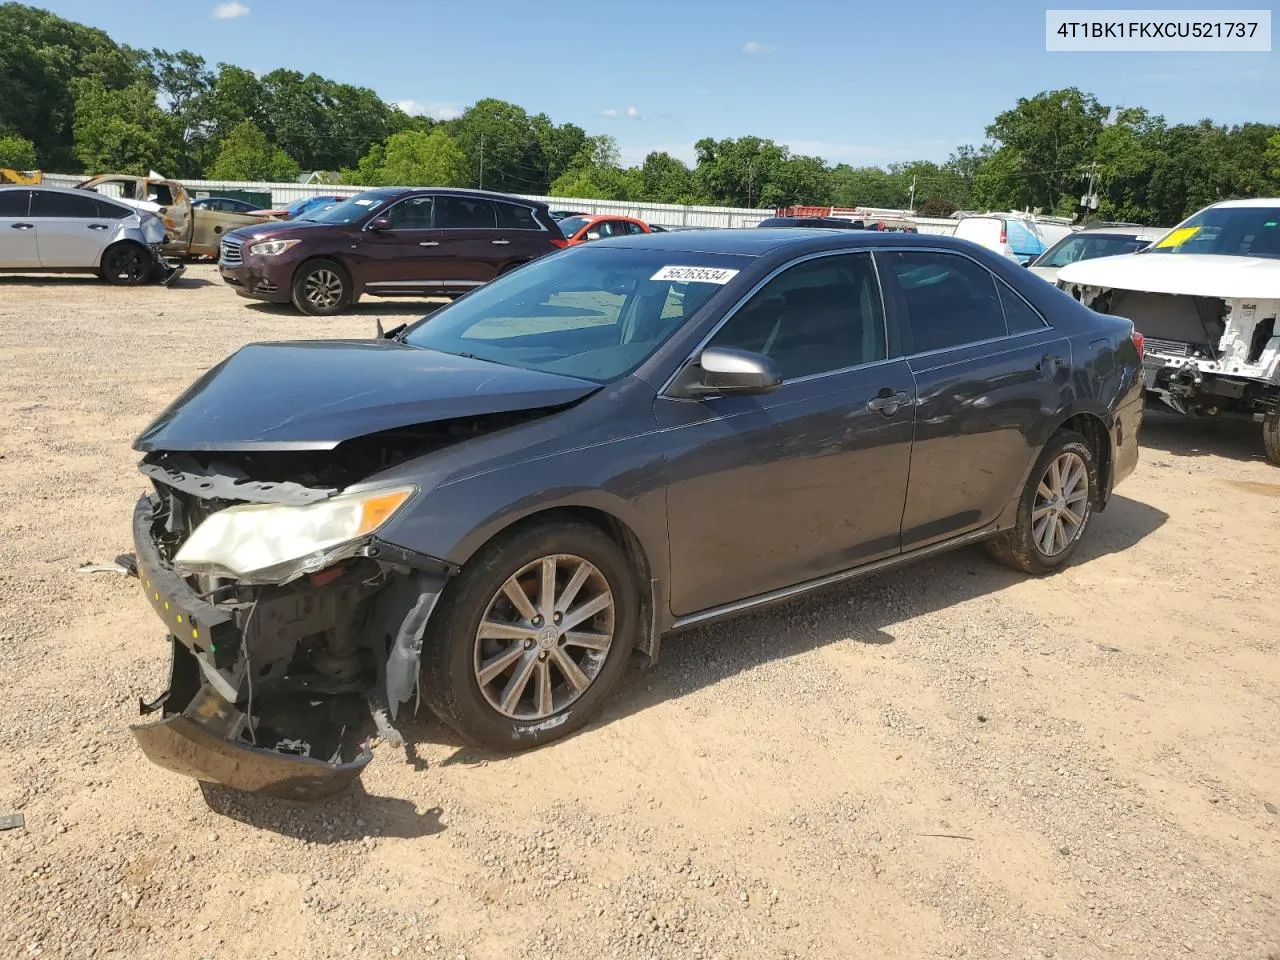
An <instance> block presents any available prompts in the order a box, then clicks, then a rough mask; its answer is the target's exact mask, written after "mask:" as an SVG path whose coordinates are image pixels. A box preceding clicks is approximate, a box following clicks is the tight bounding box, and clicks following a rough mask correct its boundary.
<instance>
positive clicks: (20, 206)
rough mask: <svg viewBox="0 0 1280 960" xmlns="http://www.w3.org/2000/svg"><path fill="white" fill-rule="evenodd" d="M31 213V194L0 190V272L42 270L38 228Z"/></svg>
mask: <svg viewBox="0 0 1280 960" xmlns="http://www.w3.org/2000/svg"><path fill="white" fill-rule="evenodd" d="M30 212H31V191H30V190H25V189H18V188H10V189H5V190H0V270H15V269H20V268H23V267H28V268H29V267H38V266H40V251H39V249H38V248H37V246H36V225H35V222H34V221H33V220H32V219H31V218H30V216H29V214H30Z"/></svg>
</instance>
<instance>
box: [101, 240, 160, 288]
mask: <svg viewBox="0 0 1280 960" xmlns="http://www.w3.org/2000/svg"><path fill="white" fill-rule="evenodd" d="M154 269H155V261H154V260H152V258H151V254H150V253H149V252H147V248H146V247H144V246H142V245H141V244H139V243H134V242H133V241H132V240H122V241H120V242H119V243H114V244H112V245H111V246H109V247H107V249H106V250H105V251H103V254H102V265H101V269H100V270H99V271H98V273H99V275H100V276H101V277H102V279H103V280H105V281H107V283H110V284H112V285H114V286H117V287H136V286H138V285H139V284H143V283H146V282H147V281H148V280H150V279H151V271H152V270H154Z"/></svg>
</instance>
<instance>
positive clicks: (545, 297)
mask: <svg viewBox="0 0 1280 960" xmlns="http://www.w3.org/2000/svg"><path fill="white" fill-rule="evenodd" d="M750 262H751V258H750V257H740V256H731V255H724V254H720V255H713V254H704V253H687V252H676V251H658V250H636V249H630V248H625V247H624V248H616V249H612V250H610V249H608V248H606V249H603V250H602V249H599V248H593V247H573V248H571V249H569V250H566V251H564V252H563V253H556V254H552V255H550V256H548V257H543V258H540V259H538V260H534V261H533V262H532V263H530V264H527V265H526V266H523V267H521V268H520V269H519V270H516V271H513V272H512V273H509V274H507V275H506V276H504V277H500V278H499V279H497V280H494V281H493V282H492V283H489V284H486V285H485V286H483V287H479V288H477V289H476V290H474V291H472V292H471V293H469V294H467V295H466V296H465V297H463V298H462V299H460V300H458V301H457V302H456V303H453V304H451V305H449V306H447V307H444V308H443V309H441V310H438V311H436V313H434V314H432V315H431V316H430V318H429V319H427V320H426V322H424V323H421V324H418V325H417V326H415V327H414V328H413V329H412V330H410V331H409V333H408V334H407V335H406V336H405V338H404V339H405V342H406V343H409V344H411V345H413V346H415V347H428V348H430V349H432V350H439V351H441V352H442V353H452V354H458V355H462V356H471V357H478V358H480V359H482V360H491V361H493V362H495V363H502V364H506V365H508V366H514V367H524V368H527V369H530V370H543V371H546V372H548V373H560V374H566V375H568V376H574V377H582V378H585V379H588V380H596V381H601V382H603V381H607V380H614V379H616V378H618V377H621V376H623V375H625V374H627V373H630V372H631V371H632V370H634V369H635V368H636V367H637V366H639V365H640V364H641V363H642V362H643V361H644V360H645V359H646V358H647V357H648V356H649V355H650V354H652V353H653V351H654V350H656V349H657V348H658V347H659V346H660V345H661V344H662V343H663V342H664V341H666V339H667V338H668V337H670V336H671V335H672V334H673V333H675V332H676V331H677V330H678V329H679V328H680V327H681V326H682V325H683V324H684V323H685V322H686V321H687V320H688V319H689V318H690V317H691V316H693V314H694V313H696V312H697V311H698V309H699V308H700V307H701V306H702V305H703V304H704V303H706V302H707V301H708V300H709V299H710V298H711V297H712V296H713V295H714V294H715V293H716V291H718V290H720V289H721V287H722V286H723V285H724V284H726V283H728V282H730V281H731V280H732V279H733V277H734V276H735V275H736V274H737V272H738V271H739V270H741V269H742V268H744V267H746V266H747V265H748V264H749V263H750ZM688 268H694V269H695V271H696V270H697V269H698V268H701V273H702V275H703V276H704V277H706V278H707V279H703V280H691V279H686V278H687V277H689V275H690V272H689V269H688Z"/></svg>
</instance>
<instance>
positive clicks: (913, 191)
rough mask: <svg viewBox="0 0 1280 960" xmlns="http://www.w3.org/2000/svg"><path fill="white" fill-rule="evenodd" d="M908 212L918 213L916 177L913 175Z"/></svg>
mask: <svg viewBox="0 0 1280 960" xmlns="http://www.w3.org/2000/svg"><path fill="white" fill-rule="evenodd" d="M907 212H908V213H915V212H916V175H915V174H914V173H913V174H912V175H911V197H910V199H908V200H907Z"/></svg>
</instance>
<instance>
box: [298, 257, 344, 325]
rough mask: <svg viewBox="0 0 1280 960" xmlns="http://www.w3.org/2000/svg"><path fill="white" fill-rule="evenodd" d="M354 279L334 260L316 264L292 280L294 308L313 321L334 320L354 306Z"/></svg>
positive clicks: (317, 261)
mask: <svg viewBox="0 0 1280 960" xmlns="http://www.w3.org/2000/svg"><path fill="white" fill-rule="evenodd" d="M351 287H352V284H351V279H350V278H349V277H348V276H347V272H346V271H345V270H343V269H342V267H340V266H339V265H338V264H336V263H334V262H333V261H332V260H313V261H311V262H310V263H304V264H303V265H302V266H301V267H299V268H298V272H297V273H295V274H294V277H293V305H294V306H295V307H297V308H298V309H299V310H301V311H302V312H303V313H306V314H310V315H311V316H313V317H331V316H333V315H334V314H337V313H341V312H342V311H343V310H345V309H347V307H348V306H350V305H351V302H352V298H351Z"/></svg>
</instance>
